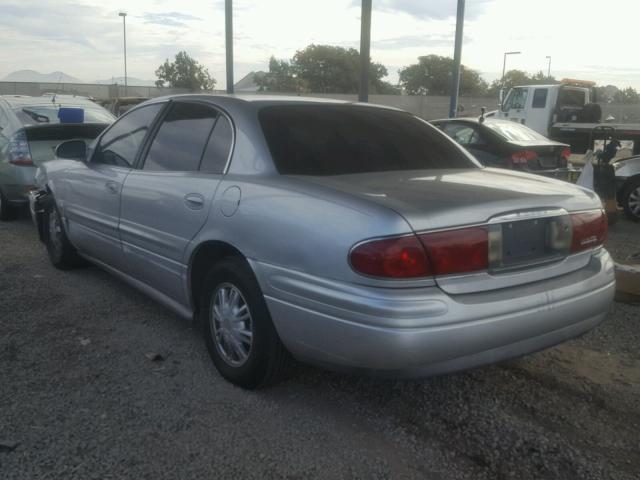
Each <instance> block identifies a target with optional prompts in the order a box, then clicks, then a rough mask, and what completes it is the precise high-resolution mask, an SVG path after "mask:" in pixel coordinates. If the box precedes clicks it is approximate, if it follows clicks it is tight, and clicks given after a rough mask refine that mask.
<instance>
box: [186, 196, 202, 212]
mask: <svg viewBox="0 0 640 480" xmlns="http://www.w3.org/2000/svg"><path fill="white" fill-rule="evenodd" d="M184 203H185V204H186V205H187V207H188V208H190V209H191V210H200V209H202V207H204V197H203V196H202V195H200V194H199V193H189V194H187V195H185V196H184Z"/></svg>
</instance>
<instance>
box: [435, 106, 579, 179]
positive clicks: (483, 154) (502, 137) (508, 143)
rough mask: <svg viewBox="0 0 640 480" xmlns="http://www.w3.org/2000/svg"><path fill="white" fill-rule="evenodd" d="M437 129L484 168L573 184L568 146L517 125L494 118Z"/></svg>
mask: <svg viewBox="0 0 640 480" xmlns="http://www.w3.org/2000/svg"><path fill="white" fill-rule="evenodd" d="M431 123H432V124H433V125H435V126H437V127H438V128H440V129H441V130H442V131H444V132H445V133H446V134H447V135H449V136H450V137H451V138H453V139H454V140H455V141H456V142H458V143H459V144H460V145H462V146H463V147H465V148H466V149H467V150H469V152H470V153H472V154H473V155H474V156H475V157H476V158H477V159H478V160H479V161H480V162H481V163H483V164H484V165H486V166H487V167H500V168H510V169H514V170H522V171H525V172H530V173H537V174H542V175H546V176H550V177H555V178H561V179H563V180H573V179H574V178H573V176H574V174H575V176H576V178H577V173H579V170H577V169H575V170H574V169H572V168H568V162H567V160H568V158H569V155H571V150H570V148H569V145H567V144H565V143H560V142H555V141H553V140H549V139H548V138H546V137H543V136H542V135H540V134H539V133H538V132H536V131H534V130H532V129H530V128H529V127H526V126H524V125H522V124H520V123H516V122H512V121H509V120H499V119H494V118H451V119H446V120H434V121H432V122H431Z"/></svg>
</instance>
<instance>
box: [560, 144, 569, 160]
mask: <svg viewBox="0 0 640 480" xmlns="http://www.w3.org/2000/svg"><path fill="white" fill-rule="evenodd" d="M560 156H561V157H562V158H564V159H565V160H569V157H570V156H571V149H570V148H569V147H565V148H563V149H562V153H561V154H560Z"/></svg>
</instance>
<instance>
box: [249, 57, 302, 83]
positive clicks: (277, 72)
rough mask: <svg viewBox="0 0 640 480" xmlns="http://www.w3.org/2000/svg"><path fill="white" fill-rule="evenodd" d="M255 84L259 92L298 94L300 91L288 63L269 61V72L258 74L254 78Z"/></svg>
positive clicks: (275, 60) (273, 59)
mask: <svg viewBox="0 0 640 480" xmlns="http://www.w3.org/2000/svg"><path fill="white" fill-rule="evenodd" d="M255 82H256V85H258V87H260V91H268V92H298V91H300V90H301V85H300V81H299V80H298V78H297V75H296V73H295V71H294V69H293V67H292V66H291V64H290V63H289V62H287V61H286V60H277V59H276V57H273V56H272V57H271V58H270V59H269V71H268V72H260V73H257V74H256V76H255Z"/></svg>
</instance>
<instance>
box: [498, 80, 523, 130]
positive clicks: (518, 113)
mask: <svg viewBox="0 0 640 480" xmlns="http://www.w3.org/2000/svg"><path fill="white" fill-rule="evenodd" d="M528 99H529V88H528V87H515V88H512V89H511V91H510V92H509V95H508V96H507V98H506V99H505V101H504V104H503V105H502V107H501V112H500V116H501V117H502V118H506V119H508V120H512V121H514V122H518V123H525V122H526V118H527V113H528V111H527V110H528V109H527V101H528Z"/></svg>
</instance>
